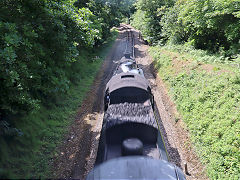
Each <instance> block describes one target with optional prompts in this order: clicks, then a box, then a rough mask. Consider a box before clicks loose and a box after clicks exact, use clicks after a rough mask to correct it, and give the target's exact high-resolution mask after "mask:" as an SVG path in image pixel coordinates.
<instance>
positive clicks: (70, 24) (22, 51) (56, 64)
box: [0, 0, 100, 116]
mask: <svg viewBox="0 0 240 180" xmlns="http://www.w3.org/2000/svg"><path fill="white" fill-rule="evenodd" d="M0 8H1V9H0V11H1V21H0V32H1V34H0V38H1V44H0V58H1V64H0V77H1V81H0V86H1V87H2V88H1V92H0V99H1V100H0V104H1V110H0V113H1V114H2V116H6V115H7V114H9V113H19V112H27V111H30V110H33V109H37V108H38V107H39V103H40V102H41V101H44V100H45V99H48V100H49V99H52V100H54V99H55V98H56V94H58V93H65V92H66V91H67V90H68V88H69V84H70V78H71V77H72V76H74V73H73V74H67V73H66V72H65V71H66V70H67V69H71V67H72V64H73V63H72V62H74V61H76V57H77V56H78V55H79V49H78V47H84V46H85V47H91V46H93V45H94V39H95V38H100V34H99V32H100V30H99V29H97V28H98V26H97V25H95V24H93V22H92V21H91V19H92V18H93V17H94V15H93V14H92V13H91V12H90V11H89V10H87V9H84V8H83V9H80V10H76V9H74V7H72V6H69V5H67V4H63V3H55V2H45V1H9V0H3V1H1V5H0ZM9 14H11V16H9ZM75 73H76V72H75Z"/></svg>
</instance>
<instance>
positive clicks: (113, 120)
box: [104, 103, 157, 127]
mask: <svg viewBox="0 0 240 180" xmlns="http://www.w3.org/2000/svg"><path fill="white" fill-rule="evenodd" d="M151 108H152V107H151V106H144V104H142V103H120V104H111V105H110V106H109V107H108V109H107V111H106V112H105V115H104V123H106V126H107V127H109V126H113V125H115V124H122V123H126V122H137V123H144V124H147V125H150V126H153V127H157V124H156V121H155V118H154V115H153V111H152V109H151Z"/></svg>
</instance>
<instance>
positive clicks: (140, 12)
mask: <svg viewBox="0 0 240 180" xmlns="http://www.w3.org/2000/svg"><path fill="white" fill-rule="evenodd" d="M173 3H174V1H173V0H167V1H160V0H156V1H152V0H138V1H137V3H136V9H137V11H136V12H135V14H134V15H133V17H132V18H133V21H132V22H131V25H132V26H134V27H135V28H137V29H139V30H140V31H141V32H142V34H143V36H144V37H145V39H146V40H148V42H149V43H151V44H154V43H157V42H158V41H160V40H161V39H162V38H163V36H162V35H161V33H162V25H161V24H160V20H161V18H162V16H163V15H164V12H165V11H166V9H167V8H168V7H170V6H172V5H173Z"/></svg>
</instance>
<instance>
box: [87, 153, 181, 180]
mask: <svg viewBox="0 0 240 180" xmlns="http://www.w3.org/2000/svg"><path fill="white" fill-rule="evenodd" d="M97 179H148V180H149V179H154V180H184V179H185V178H184V175H183V173H182V172H181V171H179V169H178V168H177V167H176V166H175V165H173V164H171V163H169V162H167V161H163V160H155V159H152V158H147V157H142V156H127V157H121V158H116V159H112V160H109V161H107V162H105V163H103V164H101V165H100V166H97V167H96V168H94V169H93V171H91V172H90V174H89V175H88V177H87V180H97Z"/></svg>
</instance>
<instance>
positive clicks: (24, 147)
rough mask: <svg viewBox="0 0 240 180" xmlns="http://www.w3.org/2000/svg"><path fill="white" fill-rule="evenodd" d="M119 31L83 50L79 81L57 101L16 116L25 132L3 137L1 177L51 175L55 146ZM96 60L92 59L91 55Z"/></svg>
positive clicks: (71, 120) (59, 141) (80, 59)
mask: <svg viewBox="0 0 240 180" xmlns="http://www.w3.org/2000/svg"><path fill="white" fill-rule="evenodd" d="M117 34H118V33H117V31H116V30H114V31H113V32H112V37H111V38H109V39H108V41H106V42H105V43H104V44H103V45H102V46H101V47H99V48H97V49H96V50H95V51H94V54H92V52H87V51H83V52H82V53H81V55H80V57H79V61H78V62H76V66H78V68H80V70H81V71H79V74H78V77H76V79H79V81H78V82H77V83H75V84H72V85H71V87H70V89H69V91H68V93H67V94H61V96H59V98H58V99H57V100H56V102H54V103H49V104H48V105H47V107H46V106H44V105H42V106H41V107H40V109H39V110H38V111H36V112H32V113H31V114H29V115H25V116H23V117H18V118H16V119H15V126H16V128H18V129H20V130H21V131H22V132H23V133H24V135H23V136H20V137H14V138H8V139H6V138H2V137H0V154H1V156H0V162H1V163H0V178H11V179H16V178H17V179H19V178H21V179H22V178H27V179H29V178H41V179H42V178H50V177H51V170H50V169H51V168H50V167H49V161H50V160H51V158H54V155H56V153H57V152H56V147H57V146H58V144H60V143H61V141H62V140H63V137H64V135H65V134H66V133H67V130H68V127H69V125H70V124H71V123H72V122H73V119H74V115H75V114H76V111H77V109H78V107H79V106H80V105H81V102H82V100H83V99H84V98H85V95H86V93H87V92H88V90H89V88H90V87H91V85H92V83H93V81H94V79H95V76H96V73H97V72H98V71H99V69H100V67H101V64H102V62H103V59H105V56H106V55H107V53H108V51H109V49H110V47H111V46H112V44H113V42H114V40H115V39H116V37H117ZM93 57H97V58H94V60H92V61H91V60H89V59H92V58H93Z"/></svg>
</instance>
